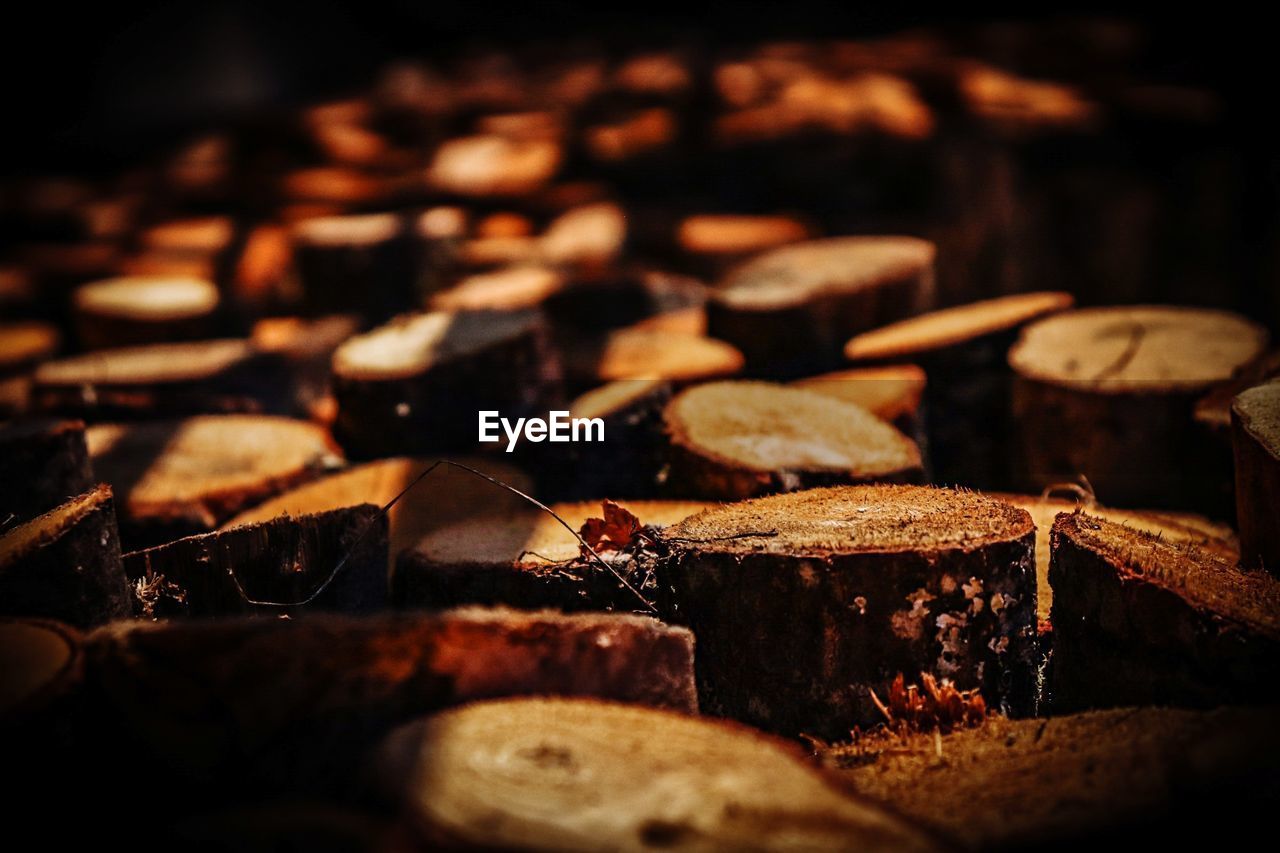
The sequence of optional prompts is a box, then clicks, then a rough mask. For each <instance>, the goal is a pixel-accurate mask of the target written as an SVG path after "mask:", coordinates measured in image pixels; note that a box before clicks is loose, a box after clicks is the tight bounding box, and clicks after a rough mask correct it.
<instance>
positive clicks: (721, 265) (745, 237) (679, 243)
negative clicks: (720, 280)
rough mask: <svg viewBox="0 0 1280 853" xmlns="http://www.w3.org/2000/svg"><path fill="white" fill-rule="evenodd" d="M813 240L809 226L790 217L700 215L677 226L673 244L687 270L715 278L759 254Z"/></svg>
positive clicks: (691, 217) (726, 214) (728, 214)
mask: <svg viewBox="0 0 1280 853" xmlns="http://www.w3.org/2000/svg"><path fill="white" fill-rule="evenodd" d="M815 236H817V235H816V234H814V231H813V229H812V228H811V227H810V226H808V225H806V224H805V223H804V222H802V221H800V220H799V219H797V218H795V217H792V216H751V215H746V214H734V213H702V214H697V215H695V216H690V217H687V218H685V219H684V220H682V221H681V222H680V224H679V225H678V226H677V228H676V234H675V244H676V248H677V249H678V251H679V252H680V254H681V255H682V257H683V258H684V259H685V262H686V263H688V264H689V265H690V268H691V269H693V270H695V271H696V272H698V273H700V274H702V275H708V276H713V277H718V276H719V275H722V274H724V273H725V272H726V271H728V270H729V269H730V268H731V267H733V266H736V265H737V264H740V263H742V262H743V261H746V260H748V259H749V258H751V257H753V256H755V255H758V254H760V253H761V252H766V251H769V250H770V249H777V248H778V247H780V246H785V245H787V244H789V243H799V242H801V241H802V240H812V239H813V238H814V237H815Z"/></svg>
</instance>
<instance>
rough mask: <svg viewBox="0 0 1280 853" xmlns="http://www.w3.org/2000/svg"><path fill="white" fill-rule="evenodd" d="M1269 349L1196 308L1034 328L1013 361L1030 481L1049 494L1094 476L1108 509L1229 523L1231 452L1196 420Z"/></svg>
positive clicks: (1103, 311)
mask: <svg viewBox="0 0 1280 853" xmlns="http://www.w3.org/2000/svg"><path fill="white" fill-rule="evenodd" d="M1266 339H1267V335H1266V332H1265V331H1264V330H1263V329H1262V328H1261V327H1260V326H1258V325H1256V324H1254V323H1252V322H1249V321H1247V320H1245V319H1243V318H1241V317H1237V316H1236V315H1234V314H1228V313H1224V312H1219V311H1209V310H1204V309H1194V308H1163V307H1146V306H1137V307H1125V308H1091V309H1082V310H1078V311H1069V312H1066V313H1064V314H1058V315H1056V316H1054V317H1049V318H1047V319H1044V320H1041V321H1039V322H1037V323H1034V324H1032V325H1030V326H1028V327H1027V328H1026V329H1024V330H1023V332H1022V336H1021V338H1020V339H1019V341H1018V343H1017V344H1016V345H1015V346H1014V347H1013V349H1012V350H1010V352H1009V364H1010V365H1011V366H1012V367H1013V369H1014V371H1015V373H1016V374H1017V379H1016V380H1015V386H1014V416H1015V419H1016V421H1017V424H1018V426H1017V430H1018V436H1017V437H1018V444H1019V449H1018V452H1019V457H1020V459H1019V463H1020V468H1021V471H1022V477H1021V479H1023V480H1024V481H1026V483H1027V485H1028V486H1029V490H1030V491H1039V490H1040V489H1042V488H1044V487H1045V486H1051V485H1054V484H1057V483H1061V482H1073V481H1075V480H1076V479H1077V478H1078V477H1079V476H1080V475H1084V476H1085V477H1087V478H1088V480H1089V483H1090V484H1091V485H1092V487H1093V490H1094V491H1095V492H1096V494H1097V495H1098V497H1099V498H1100V499H1101V500H1102V501H1104V502H1106V503H1110V504H1119V505H1122V506H1152V507H1162V508H1164V507H1167V508H1182V509H1198V510H1200V511H1204V512H1207V513H1209V514H1210V515H1223V516H1225V515H1226V514H1227V513H1226V512H1224V511H1223V510H1224V509H1225V508H1224V507H1223V506H1222V504H1223V503H1224V501H1225V500H1226V496H1227V495H1228V494H1229V491H1228V489H1229V482H1230V467H1229V463H1228V462H1227V460H1226V451H1225V448H1218V447H1216V446H1214V445H1213V443H1212V442H1206V441H1205V437H1204V435H1203V433H1201V432H1200V431H1199V430H1198V429H1197V428H1196V426H1195V422H1194V420H1193V417H1192V409H1193V407H1194V405H1195V401H1196V400H1197V399H1198V398H1199V397H1201V396H1203V394H1204V393H1205V392H1206V391H1207V390H1208V389H1209V388H1210V387H1212V386H1213V385H1214V384H1215V383H1218V382H1221V381H1223V380H1225V379H1227V378H1228V377H1230V376H1231V375H1232V373H1234V372H1235V371H1236V370H1238V369H1239V368H1241V367H1243V366H1244V365H1247V364H1249V363H1250V362H1252V361H1254V360H1255V359H1257V358H1259V357H1260V356H1261V355H1262V353H1263V351H1264V349H1265V347H1266Z"/></svg>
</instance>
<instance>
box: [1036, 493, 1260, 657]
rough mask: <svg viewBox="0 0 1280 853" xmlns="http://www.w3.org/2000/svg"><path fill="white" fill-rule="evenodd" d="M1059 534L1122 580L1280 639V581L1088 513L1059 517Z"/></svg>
mask: <svg viewBox="0 0 1280 853" xmlns="http://www.w3.org/2000/svg"><path fill="white" fill-rule="evenodd" d="M1055 533H1056V534H1057V535H1063V536H1070V538H1071V541H1072V542H1073V543H1074V544H1075V545H1076V546H1078V547H1080V548H1084V549H1087V550H1089V551H1092V552H1094V553H1095V554H1098V555H1099V556H1101V557H1102V558H1103V559H1105V560H1106V561H1107V563H1108V564H1110V565H1111V566H1113V567H1115V570H1116V571H1117V572H1118V573H1119V574H1120V576H1121V578H1122V580H1127V581H1129V582H1136V583H1146V584H1152V585H1154V586H1156V587H1159V588H1161V589H1165V590H1169V591H1170V592H1173V593H1174V594H1175V595H1177V596H1178V597H1179V598H1181V599H1183V600H1184V601H1186V602H1187V603H1188V604H1189V605H1190V606H1191V607H1193V608H1196V609H1198V610H1207V611H1209V612H1211V613H1212V614H1214V616H1215V618H1216V619H1217V620H1218V621H1221V622H1225V623H1237V624H1239V625H1243V626H1245V627H1246V628H1248V629H1250V630H1251V631H1253V632H1255V633H1257V634H1259V635H1261V636H1264V637H1267V638H1269V639H1270V640H1272V641H1275V640H1280V581H1277V580H1276V578H1274V577H1272V576H1271V575H1268V574H1266V573H1265V572H1261V571H1242V570H1240V569H1239V568H1237V567H1236V565H1235V564H1234V563H1232V562H1228V561H1227V560H1226V559H1223V558H1221V557H1219V556H1217V555H1215V554H1213V553H1212V552H1210V551H1207V550H1203V549H1200V548H1197V547H1196V546H1194V545H1187V544H1184V543H1179V542H1168V541H1164V540H1163V539H1158V538H1156V537H1154V536H1151V535H1150V534H1148V533H1145V532H1142V531H1138V530H1135V529H1133V528H1131V527H1128V526H1126V525H1123V524H1118V523H1116V522H1114V521H1110V520H1108V519H1105V518H1098V517H1096V516H1092V515H1088V514H1085V513H1075V514H1073V515H1069V516H1060V517H1059V519H1058V521H1057V522H1056V523H1055Z"/></svg>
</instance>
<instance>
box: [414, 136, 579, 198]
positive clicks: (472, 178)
mask: <svg viewBox="0 0 1280 853" xmlns="http://www.w3.org/2000/svg"><path fill="white" fill-rule="evenodd" d="M562 156H563V152H562V151H561V147H560V145H559V144H558V143H556V142H554V141H552V140H549V139H522V140H516V139H510V138H508V137H505V136H497V135H494V134H488V135H484V136H467V137H462V138H459V139H451V140H449V141H448V142H446V143H444V144H443V145H441V146H440V148H439V149H438V150H437V151H436V153H435V155H434V157H433V158H432V161H431V164H430V165H429V166H428V167H427V184H428V186H430V187H431V188H432V189H435V190H437V191H439V192H444V193H449V194H452V195H458V196H464V197H482V198H483V197H491V196H522V195H528V194H530V193H533V192H535V191H537V190H539V189H541V188H542V187H544V186H546V185H547V184H548V183H549V182H550V181H551V179H552V178H553V177H554V176H555V173H556V171H557V170H558V169H559V168H560V161H561V158H562Z"/></svg>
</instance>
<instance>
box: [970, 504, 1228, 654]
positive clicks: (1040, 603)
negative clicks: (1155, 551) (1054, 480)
mask: <svg viewBox="0 0 1280 853" xmlns="http://www.w3.org/2000/svg"><path fill="white" fill-rule="evenodd" d="M989 497H993V498H999V499H1000V500H1002V501H1007V502H1009V503H1011V504H1013V505H1014V506H1016V507H1018V508H1019V509H1025V510H1026V511H1027V512H1029V513H1031V520H1032V521H1034V522H1035V524H1036V592H1037V599H1038V600H1037V604H1036V615H1037V617H1038V618H1039V620H1040V624H1041V628H1042V629H1044V628H1048V626H1049V613H1050V610H1051V608H1052V606H1053V587H1052V585H1050V583H1049V558H1050V555H1051V553H1052V550H1051V547H1050V541H1049V540H1050V533H1051V531H1052V530H1053V522H1054V519H1056V518H1057V517H1058V516H1059V515H1060V514H1061V513H1064V512H1075V511H1076V510H1077V509H1083V510H1084V511H1085V512H1087V513H1089V514H1090V515H1093V516H1097V517H1098V518H1105V519H1107V520H1108V521H1113V522H1115V523H1116V524H1123V525H1125V526H1126V527H1130V528H1133V529H1134V530H1141V531H1144V532H1146V533H1150V534H1151V535H1153V536H1158V537H1159V538H1161V539H1163V540H1164V541H1166V542H1179V543H1183V544H1187V545H1194V546H1196V547H1197V548H1200V549H1202V550H1204V551H1206V552H1207V553H1210V554H1213V555H1214V556H1217V557H1220V558H1222V559H1223V560H1226V561H1228V562H1231V563H1234V562H1236V561H1237V559H1238V558H1239V555H1240V543H1239V541H1238V540H1237V539H1236V535H1235V532H1234V531H1233V530H1232V529H1231V528H1230V527H1229V526H1227V525H1225V524H1221V523H1219V522H1216V521H1211V520H1209V519H1208V518H1205V517H1204V516H1202V515H1195V514H1192V513H1187V512H1169V511H1159V510H1150V509H1147V510H1142V509H1116V508H1114V507H1105V506H1098V505H1097V504H1090V503H1085V504H1083V505H1082V504H1080V503H1079V502H1077V501H1074V500H1069V499H1065V498H1056V497H1051V496H1044V495H1014V494H1007V493H1000V492H993V493H990V494H989Z"/></svg>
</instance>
